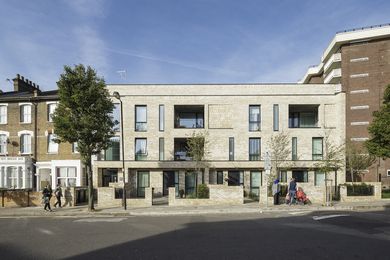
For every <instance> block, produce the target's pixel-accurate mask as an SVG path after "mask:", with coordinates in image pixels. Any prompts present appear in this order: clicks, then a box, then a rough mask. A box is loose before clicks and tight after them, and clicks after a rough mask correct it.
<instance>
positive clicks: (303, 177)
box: [292, 170, 309, 182]
mask: <svg viewBox="0 0 390 260" xmlns="http://www.w3.org/2000/svg"><path fill="white" fill-rule="evenodd" d="M292 177H293V178H294V179H295V181H296V182H308V181H309V178H308V173H307V171H306V170H296V171H292Z"/></svg>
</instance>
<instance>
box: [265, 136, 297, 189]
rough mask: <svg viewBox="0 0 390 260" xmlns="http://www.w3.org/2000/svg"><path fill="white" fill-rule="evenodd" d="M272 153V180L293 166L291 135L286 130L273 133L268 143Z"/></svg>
mask: <svg viewBox="0 0 390 260" xmlns="http://www.w3.org/2000/svg"><path fill="white" fill-rule="evenodd" d="M267 144H268V147H269V151H270V154H271V165H272V172H271V176H270V178H269V180H270V182H272V180H273V179H274V178H276V177H278V175H279V173H280V171H281V170H282V169H285V168H289V167H291V166H292V163H291V161H290V159H291V144H290V136H289V135H288V134H287V133H285V132H280V133H277V134H275V135H272V137H271V139H270V140H269V142H268V143H267Z"/></svg>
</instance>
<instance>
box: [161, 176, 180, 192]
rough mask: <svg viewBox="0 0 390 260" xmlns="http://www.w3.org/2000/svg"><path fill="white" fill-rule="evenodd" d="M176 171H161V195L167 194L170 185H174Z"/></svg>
mask: <svg viewBox="0 0 390 260" xmlns="http://www.w3.org/2000/svg"><path fill="white" fill-rule="evenodd" d="M176 175H177V174H176V172H174V171H164V172H163V196H167V195H168V191H169V189H168V188H170V187H176Z"/></svg>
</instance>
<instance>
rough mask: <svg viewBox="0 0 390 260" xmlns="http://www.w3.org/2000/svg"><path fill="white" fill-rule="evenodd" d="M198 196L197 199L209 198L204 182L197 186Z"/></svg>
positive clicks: (207, 188)
mask: <svg viewBox="0 0 390 260" xmlns="http://www.w3.org/2000/svg"><path fill="white" fill-rule="evenodd" d="M197 190H198V198H199V199H208V198H209V187H207V185H206V184H200V185H198V187H197Z"/></svg>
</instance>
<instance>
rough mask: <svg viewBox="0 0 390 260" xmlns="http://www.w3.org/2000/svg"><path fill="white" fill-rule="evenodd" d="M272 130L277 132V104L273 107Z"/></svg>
mask: <svg viewBox="0 0 390 260" xmlns="http://www.w3.org/2000/svg"><path fill="white" fill-rule="evenodd" d="M273 129H274V131H279V104H274V105H273Z"/></svg>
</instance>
